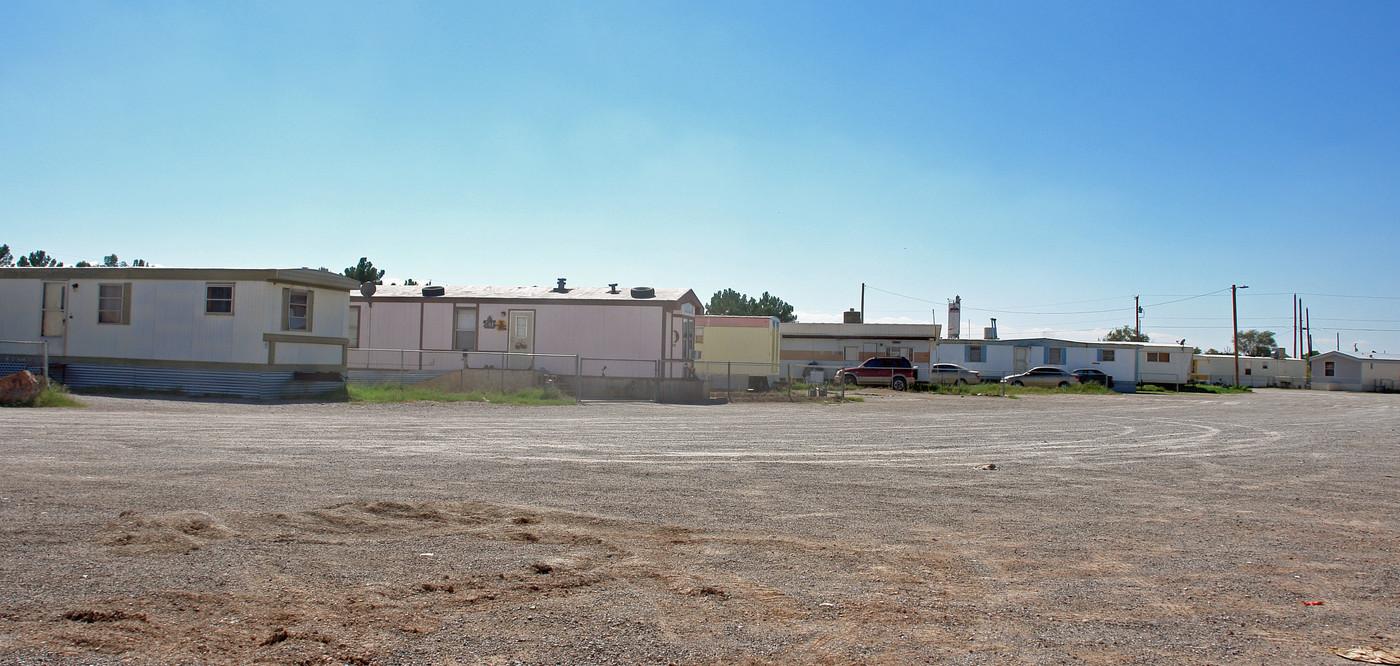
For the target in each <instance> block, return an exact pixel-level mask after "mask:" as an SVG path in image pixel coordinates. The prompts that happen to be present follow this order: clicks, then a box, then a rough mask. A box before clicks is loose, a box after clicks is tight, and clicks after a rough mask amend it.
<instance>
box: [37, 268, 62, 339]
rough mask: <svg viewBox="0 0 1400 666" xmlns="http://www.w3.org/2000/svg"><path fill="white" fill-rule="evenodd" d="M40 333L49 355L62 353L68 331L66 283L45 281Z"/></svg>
mask: <svg viewBox="0 0 1400 666" xmlns="http://www.w3.org/2000/svg"><path fill="white" fill-rule="evenodd" d="M42 307H43V323H42V324H40V327H41V329H42V330H41V331H40V333H39V334H40V335H42V336H43V337H44V339H45V341H46V342H48V343H49V354H50V355H61V354H63V340H64V334H65V333H67V331H68V283H67V282H45V283H44V303H43V306H42Z"/></svg>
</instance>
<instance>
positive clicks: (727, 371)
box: [724, 361, 734, 402]
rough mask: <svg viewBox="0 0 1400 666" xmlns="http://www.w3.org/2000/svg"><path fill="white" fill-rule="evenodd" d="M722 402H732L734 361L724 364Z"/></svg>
mask: <svg viewBox="0 0 1400 666" xmlns="http://www.w3.org/2000/svg"><path fill="white" fill-rule="evenodd" d="M724 400H725V402H734V361H725V362H724Z"/></svg>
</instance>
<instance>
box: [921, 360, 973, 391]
mask: <svg viewBox="0 0 1400 666" xmlns="http://www.w3.org/2000/svg"><path fill="white" fill-rule="evenodd" d="M928 381H929V383H930V384H944V385H947V384H952V385H954V386H962V385H963V384H979V383H981V382H982V376H981V375H979V374H977V371H975V370H968V369H967V368H964V367H962V366H961V365H957V364H954V363H934V364H933V365H930V366H929V367H928Z"/></svg>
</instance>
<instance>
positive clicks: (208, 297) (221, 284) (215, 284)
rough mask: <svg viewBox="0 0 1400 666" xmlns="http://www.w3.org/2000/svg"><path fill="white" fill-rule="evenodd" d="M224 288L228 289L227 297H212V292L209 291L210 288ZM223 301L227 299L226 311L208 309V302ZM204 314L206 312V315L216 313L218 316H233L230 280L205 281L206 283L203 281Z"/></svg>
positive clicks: (231, 284)
mask: <svg viewBox="0 0 1400 666" xmlns="http://www.w3.org/2000/svg"><path fill="white" fill-rule="evenodd" d="M225 288H226V289H228V298H214V296H213V294H211V293H210V290H211V289H225ZM224 301H228V312H222V311H219V310H210V309H209V306H210V304H213V303H223V302H224ZM204 314H207V315H216V316H220V317H230V316H233V283H232V282H207V283H205V285H204Z"/></svg>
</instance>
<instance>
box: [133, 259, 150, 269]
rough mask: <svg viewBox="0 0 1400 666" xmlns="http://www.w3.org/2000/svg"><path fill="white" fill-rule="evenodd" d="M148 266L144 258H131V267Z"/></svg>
mask: <svg viewBox="0 0 1400 666" xmlns="http://www.w3.org/2000/svg"><path fill="white" fill-rule="evenodd" d="M149 266H150V264H148V263H146V260H145V259H132V260H131V267H132V268H147V267H149Z"/></svg>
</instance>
